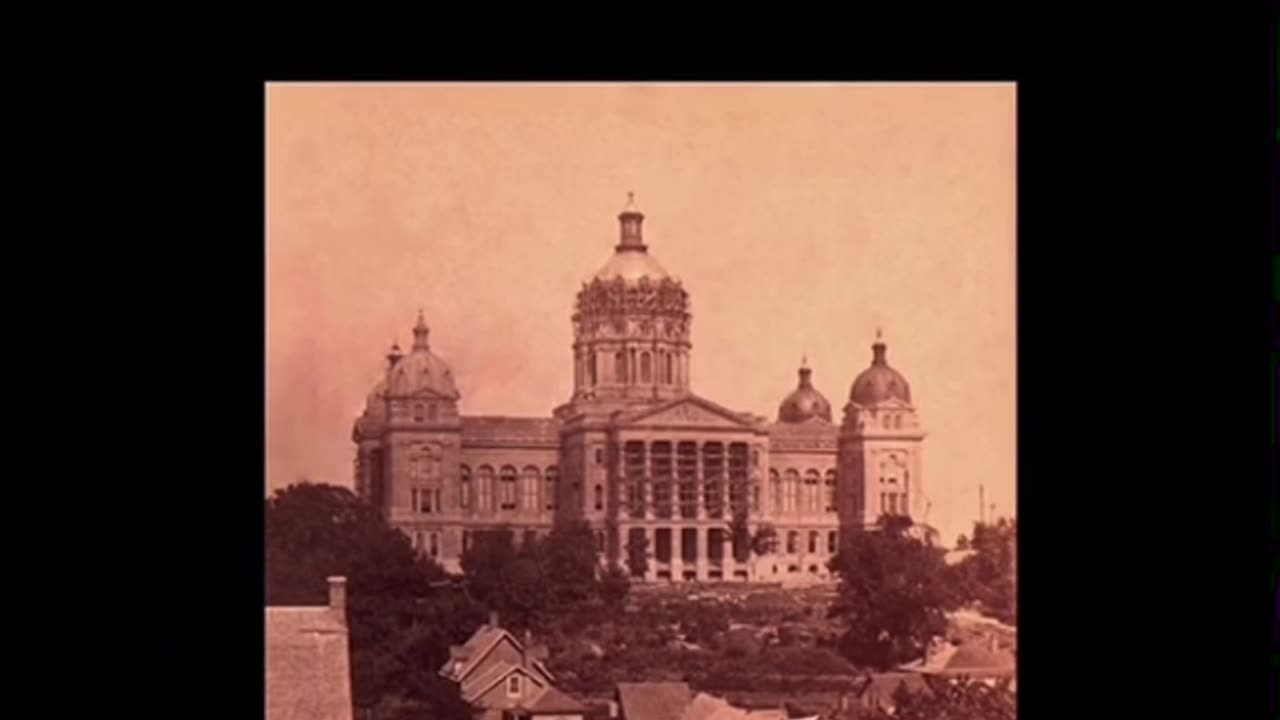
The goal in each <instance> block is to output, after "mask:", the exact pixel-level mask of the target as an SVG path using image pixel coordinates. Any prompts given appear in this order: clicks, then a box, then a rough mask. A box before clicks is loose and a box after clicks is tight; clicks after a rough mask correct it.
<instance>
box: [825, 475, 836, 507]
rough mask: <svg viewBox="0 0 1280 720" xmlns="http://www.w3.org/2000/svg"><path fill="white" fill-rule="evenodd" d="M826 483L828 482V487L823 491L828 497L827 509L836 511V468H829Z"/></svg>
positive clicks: (826, 501)
mask: <svg viewBox="0 0 1280 720" xmlns="http://www.w3.org/2000/svg"><path fill="white" fill-rule="evenodd" d="M825 483H826V487H825V488H824V493H823V494H824V496H825V497H826V500H825V503H826V506H825V511H826V512H835V511H836V471H835V469H828V470H827V477H826V480H825Z"/></svg>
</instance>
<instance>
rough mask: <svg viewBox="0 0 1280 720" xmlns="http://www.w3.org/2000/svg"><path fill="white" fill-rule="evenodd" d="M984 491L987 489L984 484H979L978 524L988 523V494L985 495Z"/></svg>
mask: <svg viewBox="0 0 1280 720" xmlns="http://www.w3.org/2000/svg"><path fill="white" fill-rule="evenodd" d="M984 492H985V491H984V489H983V487H982V485H979V486H978V524H979V525H986V524H987V523H986V511H987V506H986V496H985V495H984Z"/></svg>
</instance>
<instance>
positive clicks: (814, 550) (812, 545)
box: [809, 530, 818, 555]
mask: <svg viewBox="0 0 1280 720" xmlns="http://www.w3.org/2000/svg"><path fill="white" fill-rule="evenodd" d="M809 554H810V555H817V554H818V532H817V531H816V530H813V531H810V532H809Z"/></svg>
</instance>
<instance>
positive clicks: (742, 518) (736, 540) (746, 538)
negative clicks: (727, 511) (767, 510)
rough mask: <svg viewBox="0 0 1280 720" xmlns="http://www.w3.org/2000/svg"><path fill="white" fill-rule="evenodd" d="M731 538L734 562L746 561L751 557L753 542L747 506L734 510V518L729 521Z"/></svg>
mask: <svg viewBox="0 0 1280 720" xmlns="http://www.w3.org/2000/svg"><path fill="white" fill-rule="evenodd" d="M729 539H730V542H731V543H732V544H733V559H734V562H737V563H746V562H747V561H748V560H750V559H751V549H752V545H753V543H752V538H751V525H750V524H749V522H748V519H747V509H746V508H737V509H736V510H734V512H733V519H732V520H731V521H730V522H729Z"/></svg>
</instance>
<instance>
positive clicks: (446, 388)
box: [387, 348, 458, 399]
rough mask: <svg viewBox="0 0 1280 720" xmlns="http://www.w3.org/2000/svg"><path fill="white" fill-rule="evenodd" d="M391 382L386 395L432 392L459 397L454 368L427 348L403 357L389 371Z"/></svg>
mask: <svg viewBox="0 0 1280 720" xmlns="http://www.w3.org/2000/svg"><path fill="white" fill-rule="evenodd" d="M388 376H389V379H390V384H389V386H388V390H387V394H388V395H390V396H394V397H407V396H410V395H417V394H419V393H421V392H423V391H429V392H432V393H434V394H436V395H440V396H443V397H447V398H454V399H456V398H457V397H458V388H457V386H455V385H454V383H453V371H452V370H450V369H449V366H448V365H447V364H446V363H445V361H444V360H441V359H440V357H439V356H438V355H436V354H435V353H433V352H431V351H430V350H426V349H425V348H424V349H422V350H414V351H413V352H411V353H409V354H408V355H405V356H404V357H403V358H401V359H400V362H397V363H396V364H395V367H393V368H391V370H390V371H389V372H388Z"/></svg>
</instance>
